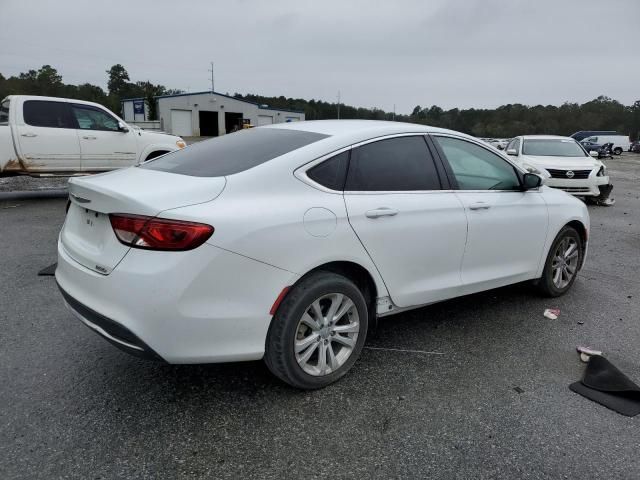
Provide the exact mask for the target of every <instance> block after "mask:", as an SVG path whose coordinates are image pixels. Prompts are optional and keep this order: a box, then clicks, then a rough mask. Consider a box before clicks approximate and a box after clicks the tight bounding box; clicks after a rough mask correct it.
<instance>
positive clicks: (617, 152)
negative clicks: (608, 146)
mask: <svg viewBox="0 0 640 480" xmlns="http://www.w3.org/2000/svg"><path fill="white" fill-rule="evenodd" d="M613 153H615V154H616V155H621V154H622V149H621V148H620V147H617V148H614V149H613Z"/></svg>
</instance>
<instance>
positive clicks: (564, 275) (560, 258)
mask: <svg viewBox="0 0 640 480" xmlns="http://www.w3.org/2000/svg"><path fill="white" fill-rule="evenodd" d="M583 253H584V252H583V247H582V239H581V238H580V235H579V234H578V232H577V231H576V229H575V228H573V227H568V226H567V227H564V228H563V229H562V230H560V233H558V236H557V237H556V239H555V240H554V241H553V244H552V245H551V248H550V249H549V254H548V255H547V261H546V263H545V265H544V270H543V272H542V277H540V279H539V281H538V283H537V285H538V288H539V289H540V290H541V291H542V293H543V294H544V295H545V296H547V297H559V296H560V295H564V294H565V293H566V292H567V291H568V290H569V289H570V288H571V285H573V282H575V280H576V276H577V275H578V268H579V267H580V265H581V264H582V255H583Z"/></svg>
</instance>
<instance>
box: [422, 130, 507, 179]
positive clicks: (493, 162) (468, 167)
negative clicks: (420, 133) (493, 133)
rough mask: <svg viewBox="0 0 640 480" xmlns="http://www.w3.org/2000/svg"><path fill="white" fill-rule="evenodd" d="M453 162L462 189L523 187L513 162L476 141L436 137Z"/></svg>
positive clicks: (454, 171)
mask: <svg viewBox="0 0 640 480" xmlns="http://www.w3.org/2000/svg"><path fill="white" fill-rule="evenodd" d="M433 138H434V139H435V141H436V142H437V143H438V145H440V148H442V151H443V152H444V155H445V157H446V159H447V161H448V162H449V165H450V166H451V170H452V171H453V175H454V176H455V178H456V181H457V182H458V187H459V188H460V190H520V181H519V179H518V175H517V174H516V171H515V169H514V167H513V166H512V165H510V164H509V162H507V161H505V160H504V159H502V158H501V157H499V156H498V155H496V154H494V153H491V152H490V151H489V150H487V149H486V148H483V147H481V146H479V145H476V144H474V143H471V142H468V141H466V140H462V139H459V138H451V137H437V136H436V137H433Z"/></svg>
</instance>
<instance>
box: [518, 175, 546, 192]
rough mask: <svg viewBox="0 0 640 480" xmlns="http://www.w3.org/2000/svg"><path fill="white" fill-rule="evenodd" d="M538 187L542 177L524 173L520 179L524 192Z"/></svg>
mask: <svg viewBox="0 0 640 480" xmlns="http://www.w3.org/2000/svg"><path fill="white" fill-rule="evenodd" d="M540 185H542V177H540V176H538V175H536V174H535V173H525V174H524V176H523V177H522V188H523V189H524V190H531V189H533V188H538V187H539V186H540Z"/></svg>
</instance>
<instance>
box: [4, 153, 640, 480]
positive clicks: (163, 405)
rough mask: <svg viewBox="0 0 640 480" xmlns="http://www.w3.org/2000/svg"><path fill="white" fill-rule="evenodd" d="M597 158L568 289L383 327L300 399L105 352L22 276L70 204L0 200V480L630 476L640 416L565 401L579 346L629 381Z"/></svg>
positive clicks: (629, 247)
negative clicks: (598, 203) (583, 256)
mask: <svg viewBox="0 0 640 480" xmlns="http://www.w3.org/2000/svg"><path fill="white" fill-rule="evenodd" d="M608 164H609V168H610V174H611V177H612V180H613V182H614V184H615V189H614V191H613V196H614V197H615V198H616V201H617V202H616V205H615V206H613V207H609V208H607V207H594V206H590V207H589V212H590V214H591V221H592V230H591V237H590V246H589V258H588V259H587V264H586V267H585V268H584V269H583V270H582V271H581V273H580V276H579V278H578V279H577V281H576V283H575V285H574V287H573V289H572V290H571V291H570V292H569V293H568V294H567V295H565V296H564V297H561V298H558V299H552V300H549V299H546V298H542V297H540V296H538V295H537V294H536V292H535V291H534V290H532V288H531V287H530V286H529V285H527V284H520V285H515V286H511V287H507V288H502V289H498V290H493V291H490V292H485V293H482V294H476V295H471V296H467V297H463V298H459V299H456V300H452V301H447V302H444V303H440V304H437V305H433V306H430V307H426V308H421V309H419V310H414V311H411V312H407V313H404V314H400V315H397V316H393V317H388V318H385V319H383V320H382V321H381V323H380V326H379V328H378V330H377V332H376V333H375V334H374V335H372V336H371V337H370V338H369V340H368V346H369V347H372V348H369V349H367V350H365V351H364V352H363V355H362V357H361V359H360V360H359V361H358V362H357V363H356V365H355V367H354V368H353V370H352V371H351V372H350V373H349V374H348V375H347V376H346V377H345V378H344V379H343V380H341V381H340V382H339V383H337V384H335V385H332V386H330V387H328V388H326V389H324V390H321V391H315V392H300V391H296V390H293V389H291V388H289V387H287V386H285V385H284V384H282V383H280V382H279V381H278V380H276V379H275V378H273V377H272V376H271V375H270V374H269V372H268V371H267V369H266V367H265V366H264V365H263V364H262V363H261V362H251V363H238V364H224V365H196V366H186V365H184V366H171V365H162V364H157V363H151V362H148V361H144V360H139V359H137V358H134V357H131V356H128V355H127V354H125V353H122V352H120V351H119V350H117V349H115V348H114V347H112V346H111V345H110V344H108V343H107V342H106V341H104V340H103V339H101V338H100V337H98V336H97V335H96V334H94V333H93V332H92V331H90V330H89V329H88V328H86V327H85V326H83V325H82V324H80V322H78V321H77V320H76V319H75V318H74V317H72V315H71V314H70V313H69V312H68V311H67V310H66V309H65V307H64V305H63V302H62V298H61V297H60V294H59V293H58V291H57V288H56V286H55V281H54V279H53V278H52V277H38V276H37V272H38V271H39V270H40V269H42V268H44V267H46V266H48V265H50V264H51V263H53V262H55V260H56V253H55V252H56V236H57V234H58V231H59V229H60V226H61V224H62V222H63V219H64V207H65V200H64V199H60V198H58V199H56V198H52V199H47V198H39V199H19V198H18V199H11V198H2V199H0V327H1V328H0V406H1V408H0V478H2V479H15V478H23V479H52V478H65V479H66V478H70V479H112V478H134V479H138V478H141V479H142V478H234V479H235V478H242V479H245V478H256V479H271V478H273V479H282V478H301V477H306V478H328V477H331V478H380V479H387V478H427V477H428V478H446V479H448V478H460V479H468V478H474V479H484V478H487V479H488V478H492V479H494V478H509V479H511V478H524V479H529V478H531V479H539V478H553V479H557V478H571V479H574V478H616V479H637V478H640V455H638V452H640V423H639V422H640V416H638V417H636V418H627V417H624V416H621V415H619V414H617V413H614V412H612V411H610V410H608V409H606V408H604V407H602V406H600V405H598V404H595V403H593V402H590V401H589V400H587V399H585V398H582V397H580V396H578V395H576V394H575V393H573V392H571V391H570V390H569V388H568V385H569V384H570V383H571V382H574V381H576V380H578V379H580V378H581V376H582V373H583V371H584V368H585V367H584V364H583V363H581V362H580V360H579V358H578V355H577V354H576V351H575V347H576V345H578V344H585V345H590V346H592V347H595V348H598V349H601V350H603V351H604V352H605V354H606V355H607V357H608V358H609V359H610V360H611V361H612V362H613V363H614V364H615V365H616V366H618V367H619V368H620V369H621V370H622V371H624V372H625V373H627V374H628V375H629V376H630V377H631V378H633V379H635V380H636V382H640V350H639V349H638V345H639V344H640V318H639V317H640V315H639V313H640V308H639V300H640V276H639V272H640V155H632V154H625V155H623V156H622V157H616V158H615V159H614V160H609V161H608ZM140 301H150V299H140ZM549 307H557V308H559V309H560V310H561V313H560V317H559V319H558V320H549V319H547V318H545V317H543V311H544V309H545V308H549ZM409 350H410V351H409ZM421 352H438V353H442V355H435V354H432V353H421Z"/></svg>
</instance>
